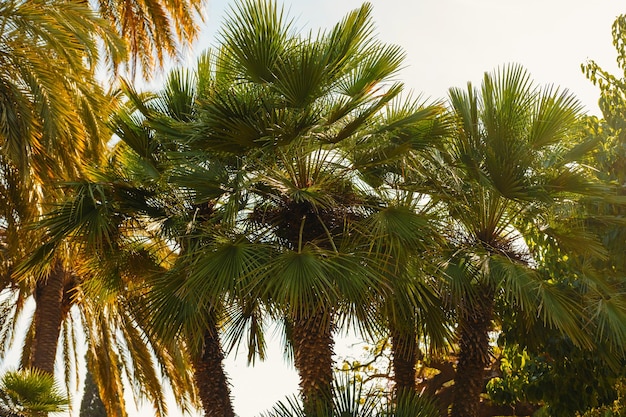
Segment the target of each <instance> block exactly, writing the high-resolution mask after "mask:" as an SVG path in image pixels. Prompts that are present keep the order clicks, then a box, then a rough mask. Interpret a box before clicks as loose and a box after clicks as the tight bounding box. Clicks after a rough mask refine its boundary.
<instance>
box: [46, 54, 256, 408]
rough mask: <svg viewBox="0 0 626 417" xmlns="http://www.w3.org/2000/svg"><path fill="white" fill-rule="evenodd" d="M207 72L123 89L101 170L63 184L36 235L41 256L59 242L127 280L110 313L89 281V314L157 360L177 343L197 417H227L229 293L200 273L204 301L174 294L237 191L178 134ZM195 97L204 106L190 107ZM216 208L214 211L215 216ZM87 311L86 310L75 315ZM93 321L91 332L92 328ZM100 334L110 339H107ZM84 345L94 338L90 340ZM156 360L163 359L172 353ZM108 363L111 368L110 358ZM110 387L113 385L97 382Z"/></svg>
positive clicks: (220, 167)
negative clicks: (111, 321)
mask: <svg viewBox="0 0 626 417" xmlns="http://www.w3.org/2000/svg"><path fill="white" fill-rule="evenodd" d="M208 62H209V61H208V57H207V56H203V57H202V58H201V59H200V61H199V65H198V68H197V70H196V71H194V72H193V73H192V72H187V71H185V70H175V71H173V72H172V73H171V74H170V76H169V77H168V79H167V82H166V85H165V87H164V88H163V90H162V91H160V92H159V93H157V94H145V95H140V94H138V93H137V92H136V91H134V90H133V89H132V88H131V87H130V86H128V85H127V86H126V87H125V91H126V96H127V97H128V99H129V102H128V106H127V107H128V109H124V110H122V111H120V112H119V113H118V114H117V115H116V116H115V118H114V120H113V121H112V127H113V128H114V131H115V133H116V135H117V136H118V137H119V138H120V142H119V143H118V144H117V145H116V147H115V149H114V150H113V155H112V158H111V160H110V162H109V165H108V167H107V168H104V169H103V168H99V169H94V170H93V171H92V172H91V175H87V176H86V177H85V179H84V180H83V181H82V182H79V183H75V184H71V187H70V189H71V190H72V193H73V195H72V197H71V198H70V199H69V200H68V201H67V202H66V203H64V204H63V205H61V206H60V207H59V208H58V209H57V210H56V211H54V212H52V213H51V214H50V216H49V217H48V219H47V220H46V221H44V222H43V223H42V225H43V226H45V227H47V230H48V238H49V241H48V244H49V245H50V246H53V247H55V248H56V247H59V245H60V243H61V242H63V241H66V240H67V239H69V241H70V242H73V244H74V245H76V244H80V245H81V248H82V251H84V252H86V253H88V254H89V256H88V257H87V258H88V259H90V260H92V261H93V260H94V259H95V261H96V263H95V265H96V267H97V268H98V269H100V268H102V267H103V266H104V267H105V268H104V270H105V271H118V270H122V272H123V273H125V274H127V275H128V274H129V273H130V274H131V277H130V278H132V279H126V280H125V281H123V282H121V285H120V289H121V291H120V292H119V295H117V296H116V298H113V299H112V300H113V301H114V303H111V302H107V299H111V296H110V295H107V294H108V293H110V292H111V291H112V289H111V288H108V286H109V285H111V284H113V285H114V286H117V285H119V284H116V282H111V281H112V279H111V278H110V277H108V278H107V277H102V274H99V276H98V279H97V280H95V281H94V280H92V281H89V282H87V283H85V284H83V287H86V288H87V289H89V285H98V286H100V287H102V286H103V283H104V284H105V288H104V289H105V297H106V299H105V300H102V301H100V302H98V303H96V304H95V305H94V306H93V308H96V309H98V310H99V311H100V310H102V309H101V308H100V306H102V305H103V304H104V305H106V306H108V307H107V308H108V309H109V311H112V310H113V311H115V314H117V315H121V316H122V320H123V321H127V320H128V319H123V317H125V316H126V315H130V316H129V317H131V320H132V323H135V325H139V326H141V327H140V328H141V331H142V332H146V333H142V335H143V337H146V338H148V340H149V341H150V342H151V344H152V348H153V350H154V351H155V353H158V352H160V350H157V349H154V347H155V346H157V347H159V346H161V347H169V346H170V345H171V343H169V342H168V341H176V342H178V343H179V344H178V345H176V346H178V350H179V352H182V353H181V355H180V358H179V359H178V360H179V363H180V360H181V359H186V358H188V357H189V355H191V359H192V362H193V366H187V369H188V370H189V371H188V372H191V373H193V377H192V378H191V379H190V380H193V382H194V384H193V385H195V387H196V388H197V393H198V396H199V398H200V400H201V401H202V405H203V408H204V409H205V414H206V415H207V416H229V415H231V416H234V412H233V409H232V404H231V400H230V394H229V387H228V381H227V378H226V375H225V373H224V370H223V364H222V359H223V349H222V346H221V342H220V335H219V327H220V325H221V319H222V316H223V314H224V308H223V307H222V306H221V305H222V303H223V302H224V301H223V299H222V297H223V295H224V294H225V293H226V292H227V289H228V288H230V287H224V286H220V282H219V280H218V278H217V277H214V275H215V274H214V273H213V271H209V272H206V273H202V276H201V278H200V280H201V281H202V282H204V283H205V284H208V285H205V289H206V288H210V290H211V296H210V297H209V295H208V294H207V295H206V298H205V299H204V300H203V301H202V302H198V301H197V297H196V296H195V294H194V293H193V292H191V293H189V292H187V291H186V289H185V288H184V287H183V288H181V286H182V285H183V284H184V283H185V281H187V280H188V277H187V275H188V270H189V268H190V266H189V264H192V265H194V264H195V260H194V257H193V251H194V250H195V247H196V246H206V245H212V246H211V247H216V244H215V242H213V240H212V237H211V233H210V232H211V230H212V229H213V228H218V227H219V228H222V229H224V230H227V229H226V227H228V224H229V220H228V218H229V214H228V209H227V207H228V204H224V203H225V200H226V199H228V195H229V194H230V193H231V191H230V190H232V189H233V187H232V186H231V185H234V187H235V188H236V183H237V181H236V178H235V179H232V178H231V175H230V174H229V172H228V169H229V168H228V165H227V161H223V160H222V161H221V162H220V159H219V158H217V157H216V156H212V155H209V154H207V153H206V152H203V151H202V150H198V149H197V148H194V146H193V144H192V145H190V144H189V143H188V141H187V136H188V135H187V134H186V133H185V132H186V131H188V130H189V126H193V124H194V121H195V112H196V106H197V101H198V100H199V99H200V98H206V95H208V94H209V93H210V92H209V91H208V90H202V88H203V87H206V86H207V85H209V84H210V81H211V80H210V77H212V76H213V75H214V74H213V73H211V72H210V69H211V68H210V67H209V66H208V65H207V64H208ZM207 77H208V78H207ZM200 92H202V93H203V94H205V96H204V97H199V94H200ZM218 202H221V203H222V204H221V208H215V206H216V204H217V203H218ZM214 208H215V209H214ZM142 242H143V243H142ZM129 245H130V246H129ZM155 249H157V251H156V252H155ZM138 251H139V253H137V252H138ZM144 251H148V253H153V255H151V257H152V258H153V260H152V265H150V263H148V264H147V267H143V268H138V264H137V263H138V262H141V261H142V257H141V256H139V255H141V253H143V252H144ZM226 253H228V252H226ZM120 255H121V259H120ZM217 256H219V254H218V255H217ZM91 264H92V265H94V262H91ZM142 271H143V272H142ZM103 278H104V279H103ZM113 279H116V278H115V277H113ZM117 281H119V279H117ZM92 282H93V284H92ZM224 285H227V286H228V285H230V284H229V283H228V282H227V283H224ZM114 288H115V287H114ZM115 294H118V293H117V292H116V293H115ZM120 297H122V298H120ZM125 299H126V300H127V301H124V300H125ZM81 301H82V300H81ZM90 305H91V303H86V304H85V305H84V306H81V309H86V308H89V306H90ZM102 311H103V312H105V311H106V310H102ZM113 318H115V317H113ZM103 319H106V317H104V318H103ZM103 319H98V321H97V322H96V324H98V325H101V323H102V322H104V321H105V320H103ZM117 320H120V319H117ZM244 321H245V320H244ZM107 334H108V336H106V337H109V338H112V339H114V338H115V337H114V334H113V333H107ZM124 336H125V337H127V340H128V336H127V335H126V334H124ZM131 336H132V334H131ZM94 337H96V338H97V337H99V336H98V334H97V332H96V334H95V335H94ZM106 344H108V345H110V344H111V343H110V342H108V343H106ZM106 344H103V346H102V348H103V349H104V348H106ZM128 347H129V349H130V350H131V351H133V350H135V351H138V353H139V354H140V356H141V354H143V355H145V354H146V353H145V348H142V346H141V344H139V343H136V342H135V344H134V345H133V346H130V345H129V346H128ZM166 352H169V354H170V355H171V354H173V353H175V352H176V351H175V350H171V349H169V350H167V351H166ZM109 356H110V354H107V352H106V351H105V350H100V351H94V352H93V355H92V360H93V361H94V362H96V363H98V362H99V359H100V358H102V357H109ZM159 359H161V358H159ZM165 359H168V358H167V357H165ZM112 360H113V362H114V363H115V362H116V358H115V356H114V357H113V358H112ZM165 363H167V361H165ZM102 369H104V368H102ZM172 369H173V368H172ZM113 371H115V369H113ZM188 372H187V371H183V373H184V374H186V373H188ZM114 373H115V372H114ZM96 376H98V375H96ZM170 376H174V377H175V374H173V373H172V374H170ZM111 379H113V380H117V377H116V378H104V380H105V381H108V380H111ZM185 381H187V378H182V379H181V380H180V381H177V382H181V384H178V383H177V384H176V385H177V386H178V387H182V388H185V384H182V382H185ZM172 382H174V381H172ZM189 386H190V384H189V383H187V385H186V387H187V388H188V387H189ZM181 392H182V393H185V392H184V391H181Z"/></svg>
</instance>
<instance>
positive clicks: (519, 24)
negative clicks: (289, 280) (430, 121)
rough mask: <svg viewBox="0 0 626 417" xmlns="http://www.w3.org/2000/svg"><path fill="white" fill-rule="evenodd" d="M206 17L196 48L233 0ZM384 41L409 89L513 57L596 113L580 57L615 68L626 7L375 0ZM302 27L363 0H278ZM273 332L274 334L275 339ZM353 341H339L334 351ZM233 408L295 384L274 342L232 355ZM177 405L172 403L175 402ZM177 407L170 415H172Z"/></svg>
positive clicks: (437, 86)
mask: <svg viewBox="0 0 626 417" xmlns="http://www.w3.org/2000/svg"><path fill="white" fill-rule="evenodd" d="M209 1H210V3H209V8H208V10H207V13H206V16H207V24H206V28H205V31H204V35H203V36H202V38H201V39H200V40H199V41H198V42H197V43H196V45H195V51H196V52H199V51H202V50H204V49H206V48H208V47H210V46H214V45H215V44H216V42H217V41H216V39H215V33H216V31H217V30H218V28H219V25H220V23H221V22H222V21H223V18H224V16H225V15H226V11H227V9H228V7H229V6H228V5H229V4H232V1H227V0H214V1H211V0H209ZM370 2H371V3H372V5H373V8H374V11H373V17H374V21H375V23H376V26H377V31H378V37H379V39H380V40H381V41H384V42H387V43H394V44H398V45H400V46H402V47H403V48H404V49H405V51H406V54H407V59H406V68H405V69H404V70H403V71H402V73H401V74H400V76H399V79H400V80H402V81H404V82H405V84H406V85H407V87H409V88H410V89H411V90H412V91H414V92H415V93H416V94H423V95H424V96H425V97H427V98H432V99H439V98H445V97H446V94H447V90H448V88H450V87H453V86H454V87H456V86H465V84H466V83H467V82H468V81H472V82H473V83H478V82H480V80H481V78H482V74H483V73H484V72H485V71H491V70H493V69H495V68H496V67H497V66H498V65H502V64H505V63H510V62H517V63H520V64H522V65H524V66H525V67H526V68H527V69H528V70H529V72H530V74H531V76H532V77H533V79H534V80H535V81H536V82H537V83H539V84H555V85H558V86H561V87H563V88H567V89H569V90H570V91H572V92H573V93H575V94H576V95H577V96H578V97H579V99H580V100H581V102H582V103H583V104H584V105H585V107H586V108H587V110H588V112H589V113H591V114H595V115H599V110H598V107H597V104H596V103H597V100H598V90H597V88H596V87H594V86H593V85H592V84H591V83H590V82H589V81H587V79H586V78H585V76H584V75H583V74H582V71H581V69H580V65H581V64H582V63H584V62H586V61H587V60H590V59H593V60H595V61H596V62H598V63H599V64H600V65H601V66H602V67H603V68H606V69H608V70H610V71H611V72H613V73H617V66H616V65H615V57H616V53H615V50H614V48H613V46H612V38H611V25H612V23H613V21H614V20H615V18H616V17H617V16H618V15H619V14H621V13H626V6H625V5H624V3H623V2H622V1H617V0H598V1H594V2H591V1H589V0H526V1H519V0H429V1H427V0H422V1H419V0H413V1H412V0H372V1H370ZM282 4H284V5H285V9H286V10H288V14H289V16H291V17H294V18H295V19H296V27H297V28H301V29H302V30H303V31H309V30H310V29H313V30H317V29H318V28H324V29H326V28H330V27H332V25H334V24H335V23H336V22H338V21H339V20H340V19H341V18H342V17H343V16H345V14H346V13H348V12H349V11H350V10H352V9H354V8H357V7H359V6H360V5H361V4H362V1H360V0H291V1H288V0H286V1H283V2H282ZM277 340H279V338H277ZM349 343H350V342H346V341H345V340H344V341H341V343H340V345H338V346H337V349H336V350H337V351H346V346H348V345H349ZM226 368H227V372H228V374H229V375H230V377H231V378H232V384H233V386H232V394H233V397H234V405H235V411H236V413H237V414H238V415H239V416H240V417H253V416H258V414H259V413H260V412H262V411H266V410H267V409H269V408H270V407H271V406H272V404H274V403H275V402H276V401H278V400H281V399H283V398H284V396H285V395H287V394H291V393H295V392H297V384H298V378H297V375H296V373H295V371H294V370H293V369H292V367H291V365H289V364H285V363H284V360H283V356H282V348H281V346H279V344H278V343H274V345H273V346H272V348H271V350H270V352H269V360H268V362H266V363H261V364H258V365H256V366H255V367H254V368H249V367H247V366H246V363H245V353H243V354H242V355H240V358H237V359H234V358H232V357H231V358H229V359H228V360H227V363H226ZM172 411H174V410H172ZM172 415H174V413H172Z"/></svg>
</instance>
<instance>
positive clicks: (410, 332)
mask: <svg viewBox="0 0 626 417" xmlns="http://www.w3.org/2000/svg"><path fill="white" fill-rule="evenodd" d="M390 329H391V350H392V357H393V373H394V382H395V384H396V391H397V392H398V393H402V392H410V391H415V363H416V362H417V356H418V351H417V343H416V341H417V334H416V332H415V329H413V328H411V327H408V326H405V327H398V326H394V325H393V324H392V325H390Z"/></svg>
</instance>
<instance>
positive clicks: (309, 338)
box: [292, 312, 334, 417]
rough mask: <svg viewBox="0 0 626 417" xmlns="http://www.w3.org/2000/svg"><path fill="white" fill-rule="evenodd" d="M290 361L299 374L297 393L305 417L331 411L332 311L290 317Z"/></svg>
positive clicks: (320, 415)
mask: <svg viewBox="0 0 626 417" xmlns="http://www.w3.org/2000/svg"><path fill="white" fill-rule="evenodd" d="M292 326H293V329H292V338H293V348H294V362H295V366H296V369H297V370H298V374H299V375H300V394H301V396H302V402H303V405H304V412H305V414H306V416H307V417H323V416H326V415H330V412H331V410H332V397H331V392H332V382H333V359H332V358H333V347H334V341H333V335H332V327H333V326H332V314H331V313H329V312H316V313H310V314H301V315H299V316H298V317H295V318H293V320H292Z"/></svg>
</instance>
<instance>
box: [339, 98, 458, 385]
mask: <svg viewBox="0 0 626 417" xmlns="http://www.w3.org/2000/svg"><path fill="white" fill-rule="evenodd" d="M394 104H395V103H394ZM442 112H443V106H440V105H439V104H435V105H430V106H429V105H425V104H424V103H422V102H420V101H419V100H418V101H405V102H403V103H400V104H395V105H393V106H391V107H390V108H389V109H388V110H387V112H386V114H385V117H383V118H382V120H380V121H379V122H378V123H379V126H380V130H379V132H378V133H377V134H376V135H372V136H371V137H370V138H369V139H368V141H367V142H368V143H366V144H361V146H359V147H357V148H355V150H354V152H353V155H352V157H351V158H352V160H353V161H354V164H355V166H356V167H358V168H359V171H360V173H361V179H362V181H363V182H364V183H367V184H368V185H369V186H370V187H371V190H372V197H374V200H373V202H374V204H372V209H373V213H372V215H371V216H369V218H368V219H367V220H366V221H365V222H364V226H365V229H366V230H365V231H364V233H363V236H365V237H366V240H367V244H368V245H369V247H370V252H371V253H372V255H373V256H375V257H376V258H379V259H381V260H384V262H383V263H382V264H381V265H382V267H383V268H382V271H381V273H382V274H383V276H385V279H386V280H387V285H386V287H387V289H388V293H386V294H385V296H384V297H382V298H381V299H380V300H379V302H375V303H374V306H376V309H377V311H378V316H379V320H380V319H381V318H382V321H383V328H385V329H387V331H388V332H389V334H390V336H391V352H392V358H393V362H392V364H393V370H394V382H395V387H396V391H397V393H398V394H401V393H403V392H404V393H409V394H410V393H411V392H413V391H414V390H415V387H416V363H417V361H418V358H419V357H420V356H421V354H422V353H421V349H422V348H423V347H426V346H429V347H430V348H434V349H439V348H442V347H443V346H445V345H446V341H447V340H448V339H449V336H450V334H449V333H450V332H449V325H450V323H447V320H446V318H445V316H444V311H443V306H442V303H441V300H440V296H439V293H438V287H439V284H438V280H437V279H435V278H434V277H435V276H436V269H437V268H438V265H439V262H441V257H440V254H441V250H442V246H441V245H442V243H443V238H442V236H441V234H440V232H439V230H438V224H439V220H438V219H437V216H436V214H437V213H438V210H436V205H434V204H433V201H434V200H432V199H430V198H429V197H428V192H430V188H429V187H428V186H427V184H425V177H424V176H423V175H422V174H421V173H420V171H422V170H424V169H426V168H427V167H428V168H430V167H429V165H428V164H427V163H426V161H427V160H428V159H429V158H431V156H430V154H431V153H433V152H435V151H436V150H437V149H439V148H440V146H441V145H442V143H443V140H442V139H443V137H444V135H445V134H446V133H447V124H446V120H445V117H443V113H442ZM363 145H365V146H363ZM426 179H427V177H426ZM420 345H421V346H420ZM434 349H433V350H431V352H434Z"/></svg>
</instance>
